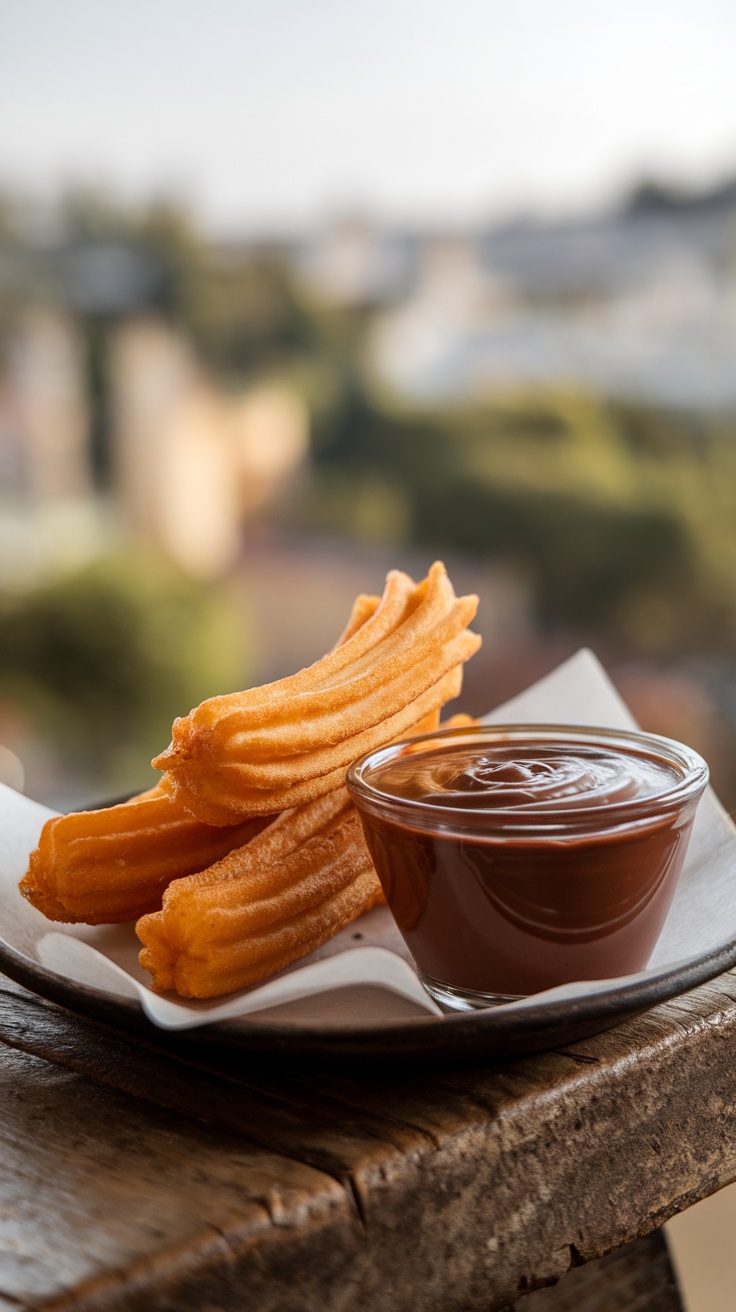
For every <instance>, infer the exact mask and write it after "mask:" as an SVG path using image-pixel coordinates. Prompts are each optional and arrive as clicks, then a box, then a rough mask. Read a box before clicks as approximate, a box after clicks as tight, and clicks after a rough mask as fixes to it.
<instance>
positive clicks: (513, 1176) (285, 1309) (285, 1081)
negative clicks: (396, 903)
mask: <svg viewBox="0 0 736 1312" xmlns="http://www.w3.org/2000/svg"><path fill="white" fill-rule="evenodd" d="M1 983H2V987H1V988H0V1309H2V1310H3V1312H4V1310H5V1309H11V1308H13V1309H17V1308H18V1307H32V1308H44V1309H47V1308H49V1309H50V1308H53V1309H62V1308H63V1309H75V1312H91V1310H92V1309H94V1310H95V1312H96V1310H97V1309H101V1310H102V1309H105V1310H107V1309H111V1310H112V1309H115V1310H116V1312H117V1310H120V1312H122V1310H123V1309H131V1310H133V1309H141V1308H145V1309H146V1312H164V1310H166V1312H179V1310H180V1309H181V1310H182V1312H183V1310H184V1309H187V1312H189V1310H190V1309H194V1308H196V1309H197V1312H214V1310H215V1309H223V1310H224V1309H238V1312H240V1309H242V1308H245V1307H247V1308H248V1309H249V1312H292V1309H293V1310H294V1312H305V1310H306V1312H308V1310H309V1309H315V1312H316V1310H317V1309H319V1312H344V1310H346V1309H347V1310H349V1312H353V1310H355V1312H362V1310H363V1309H365V1310H366V1312H368V1309H370V1312H418V1309H421V1312H473V1310H474V1309H477V1310H478V1312H481V1310H482V1312H493V1309H498V1308H501V1307H507V1306H508V1305H510V1304H514V1303H516V1302H517V1300H518V1299H519V1297H520V1296H521V1295H523V1294H526V1293H527V1292H528V1291H530V1290H533V1289H535V1288H538V1287H540V1286H543V1285H545V1284H549V1283H551V1282H554V1281H555V1280H557V1279H559V1278H560V1277H561V1276H563V1275H564V1274H565V1273H566V1272H567V1271H568V1269H569V1268H570V1267H576V1266H579V1265H580V1263H582V1262H588V1261H591V1260H593V1259H596V1258H598V1257H600V1256H601V1255H603V1254H605V1253H609V1252H611V1251H613V1250H616V1249H618V1248H620V1247H621V1246H622V1245H624V1244H626V1243H628V1242H630V1241H631V1240H633V1239H635V1238H636V1237H638V1236H641V1235H644V1234H647V1233H649V1232H651V1231H652V1230H653V1229H655V1228H657V1227H658V1226H660V1225H661V1224H662V1222H663V1221H665V1220H666V1219H667V1217H669V1216H670V1215H672V1214H673V1213H674V1212H676V1211H678V1210H680V1209H682V1208H683V1207H685V1206H687V1205H688V1204H690V1203H691V1202H694V1201H696V1200H697V1199H699V1198H702V1197H704V1196H705V1195H707V1194H708V1193H711V1192H713V1191H714V1190H715V1189H717V1188H719V1187H720V1186H722V1185H724V1184H726V1183H727V1182H729V1181H730V1180H732V1179H733V1178H734V1177H736V977H735V976H734V975H732V974H728V975H725V976H722V977H721V978H720V979H719V980H717V981H715V982H714V983H713V984H711V985H706V986H704V987H702V988H700V989H697V990H695V991H694V992H693V993H691V994H688V995H686V996H684V997H682V998H680V999H678V1000H676V1001H674V1002H671V1003H668V1004H665V1005H663V1006H660V1007H658V1008H656V1009H654V1010H653V1011H651V1012H648V1013H646V1014H644V1015H642V1016H640V1017H638V1018H637V1019H635V1020H633V1021H629V1022H627V1023H626V1024H625V1025H622V1026H620V1027H618V1028H617V1029H616V1030H612V1031H609V1032H608V1033H607V1034H603V1035H600V1036H598V1037H596V1038H594V1039H589V1040H586V1041H585V1042H584V1043H579V1044H577V1045H574V1046H573V1047H570V1048H568V1049H565V1050H563V1051H560V1052H555V1053H548V1054H546V1055H543V1056H539V1057H534V1058H527V1059H524V1060H520V1061H516V1062H509V1063H505V1064H503V1065H497V1066H494V1065H492V1064H487V1065H484V1066H477V1067H473V1068H464V1069H451V1068H449V1069H444V1070H437V1071H434V1072H431V1071H427V1070H422V1071H419V1072H417V1073H416V1074H412V1073H411V1072H407V1071H405V1070H396V1069H394V1070H376V1071H375V1072H371V1073H370V1074H366V1072H365V1071H360V1070H358V1069H357V1068H356V1069H354V1070H352V1071H351V1070H344V1071H339V1072H337V1071H335V1070H334V1069H333V1070H331V1071H322V1072H319V1071H314V1070H311V1071H309V1070H307V1069H306V1068H305V1067H302V1068H301V1069H298V1070H297V1069H295V1070H288V1069H284V1068H280V1069H277V1068H274V1069H269V1068H268V1067H267V1066H266V1065H265V1064H264V1063H263V1062H262V1061H261V1060H254V1059H246V1058H242V1057H240V1058H238V1059H237V1060H236V1059H232V1058H231V1059H230V1060H229V1062H228V1063H227V1064H225V1063H221V1064H219V1065H217V1064H216V1061H215V1059H214V1058H213V1057H212V1055H210V1056H209V1057H206V1058H203V1057H202V1056H201V1053H200V1054H189V1055H187V1056H182V1055H172V1054H171V1053H169V1052H166V1051H162V1050H159V1049H157V1047H156V1046H154V1045H141V1044H139V1043H138V1042H137V1041H136V1040H134V1039H130V1038H126V1037H124V1036H122V1035H120V1034H116V1033H114V1032H113V1031H111V1030H108V1029H106V1028H105V1027H103V1026H101V1025H98V1024H96V1023H94V1022H91V1021H84V1020H82V1019H79V1018H76V1017H74V1016H72V1015H70V1014H69V1013H67V1012H65V1011H62V1010H61V1009H59V1008H56V1007H55V1006H53V1005H52V1004H50V1003H46V1002H43V1001H41V1000H40V999H38V998H35V997H33V996H31V995H30V994H27V993H25V992H24V991H23V990H22V989H20V988H19V987H18V986H16V985H14V984H11V983H10V982H9V981H7V982H4V981H2V982H1ZM564 1288H565V1287H564V1286H563V1289H564ZM525 1302H528V1304H529V1308H530V1312H532V1307H533V1302H532V1300H522V1303H521V1307H522V1308H523V1307H524V1305H525ZM560 1306H565V1305H564V1303H563V1304H561V1305H560ZM580 1306H581V1307H582V1306H583V1304H582V1303H581V1304H580ZM614 1306H615V1305H614ZM665 1306H666V1305H664V1304H663V1308H664V1307H665Z"/></svg>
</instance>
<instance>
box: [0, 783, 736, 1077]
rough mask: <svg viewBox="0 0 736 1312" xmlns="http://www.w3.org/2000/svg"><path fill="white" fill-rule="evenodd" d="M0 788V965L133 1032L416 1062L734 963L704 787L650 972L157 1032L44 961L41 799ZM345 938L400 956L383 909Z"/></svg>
mask: <svg viewBox="0 0 736 1312" xmlns="http://www.w3.org/2000/svg"><path fill="white" fill-rule="evenodd" d="M0 794H2V797H4V805H5V806H6V807H7V808H8V810H7V814H5V813H4V812H2V814H5V822H4V823H1V824H0V876H1V877H2V885H3V886H2V888H1V889H0V900H4V915H3V919H2V922H1V927H2V937H0V969H1V970H3V971H4V972H5V973H6V974H7V975H8V976H10V978H11V979H14V980H16V981H17V982H18V983H20V984H22V985H24V986H25V987H26V988H28V989H31V990H32V991H33V992H35V993H38V994H40V995H41V996H42V997H45V998H48V999H50V1000H51V1001H53V1002H56V1003H59V1004H61V1005H62V1006H64V1007H67V1008H69V1009H70V1010H71V1011H74V1012H78V1013H79V1014H81V1015H84V1016H88V1017H91V1018H93V1019H96V1020H99V1021H102V1022H104V1023H106V1024H110V1025H113V1026H116V1027H118V1028H121V1029H125V1030H128V1031H132V1032H135V1033H136V1034H138V1035H140V1036H143V1037H145V1038H146V1039H147V1040H148V1041H149V1042H155V1043H157V1044H159V1045H161V1046H166V1047H173V1048H178V1049H180V1050H181V1049H186V1050H188V1051H192V1049H194V1048H200V1049H208V1050H209V1051H210V1053H212V1052H213V1050H217V1051H219V1052H220V1053H222V1054H223V1056H226V1055H227V1054H230V1055H231V1056H236V1055H237V1054H238V1053H243V1055H246V1054H251V1053H252V1054H258V1055H262V1056H269V1057H271V1058H279V1059H285V1060H296V1061H302V1060H304V1059H307V1058H309V1059H318V1060H320V1061H323V1062H324V1061H336V1062H345V1061H351V1062H354V1061H365V1062H370V1063H375V1062H376V1061H389V1062H391V1063H395V1062H398V1061H410V1062H412V1063H413V1064H416V1063H418V1062H423V1063H429V1062H449V1061H489V1060H502V1059H505V1058H508V1057H516V1056H521V1055H524V1054H528V1053H534V1052H540V1051H544V1050H549V1049H551V1048H558V1047H560V1046H562V1045H564V1044H568V1043H571V1042H573V1041H575V1040H577V1039H581V1038H585V1037H587V1036H589V1035H591V1034H594V1033H597V1032H599V1031H601V1030H605V1029H608V1028H610V1027H611V1026H613V1025H615V1024H617V1023H618V1022H619V1021H621V1020H623V1019H625V1018H626V1017H628V1016H631V1015H633V1014H635V1013H637V1012H639V1011H643V1010H644V1009H646V1008H647V1007H651V1006H654V1005H655V1004H656V1003H659V1002H663V1001H665V1000H666V999H667V998H672V997H675V996H676V995H677V994H680V993H684V992H686V991H687V990H688V989H692V988H694V987H695V986H696V985H698V984H702V983H704V982H705V981H706V980H709V979H712V978H714V977H715V976H716V975H719V974H721V973H722V972H723V971H725V970H728V969H730V968H731V967H732V966H735V965H736V874H735V873H734V870H735V868H736V860H734V852H736V838H735V837H734V830H733V825H732V824H731V822H730V820H729V819H728V817H726V815H725V813H724V812H723V811H722V809H721V808H720V807H719V804H718V803H717V802H716V800H715V799H714V798H713V797H712V795H711V796H707V797H706V799H704V802H703V803H702V804H701V813H699V815H698V820H697V822H696V831H695V833H694V834H693V841H692V843H691V849H690V852H691V854H692V856H693V860H692V862H690V861H689V862H688V863H686V868H685V871H684V872H683V876H682V878H681V882H680V886H679V887H678V891H677V894H676V897H675V901H674V903H673V906H672V908H671V910H670V913H669V915H668V918H667V921H666V923H665V927H664V930H663V932H662V936H661V938H660V943H659V944H658V945H657V949H656V951H655V956H654V967H653V968H651V969H650V970H649V971H648V972H645V973H643V974H641V975H638V976H630V977H628V978H625V979H622V980H621V981H620V982H619V981H609V982H608V983H606V984H605V985H604V986H597V987H596V986H595V985H578V986H576V992H575V995H574V996H567V997H560V996H556V995H555V994H548V995H544V994H540V995H538V996H537V997H536V998H532V999H529V1000H528V1001H527V1002H525V1003H524V1004H523V1005H519V1004H510V1005H505V1006H500V1007H495V1008H489V1009H486V1010H483V1011H474V1012H464V1013H453V1014H450V1015H445V1016H442V1017H436V1016H430V1015H424V1014H422V1013H421V1012H420V1011H419V1009H418V1008H416V1009H414V1012H413V1014H412V1009H411V1008H410V1009H409V1016H408V1018H407V1014H406V1008H404V1009H403V1011H402V1010H401V1009H397V1008H396V1007H394V1006H392V1005H391V1004H390V1000H389V1001H388V1002H387V1005H386V1007H385V1008H384V1010H383V1011H382V1013H381V1014H380V1015H379V1016H378V1017H377V1016H376V1014H375V1012H374V1013H373V1015H372V1018H371V1020H370V1023H366V1022H365V1020H363V1021H359V1020H355V1019H354V1018H353V1017H354V1013H353V1012H352V1010H348V1011H347V1013H346V1010H345V1003H344V1002H343V1015H342V1018H341V1020H340V1021H339V1023H335V1018H334V1016H333V1017H332V1022H333V1023H331V1024H329V1025H328V1024H325V1023H324V1022H322V1023H315V1022H314V1021H313V1020H310V1017H309V1015H308V1014H306V1015H305V1014H302V1015H301V1016H300V1017H299V1023H295V1019H294V1015H293V1013H292V1015H291V1017H290V1018H289V1019H287V1017H286V1015H285V1014H283V1015H282V1016H278V1014H277V1013H276V1012H275V1011H274V1010H271V1011H270V1012H269V1013H261V1014H260V1015H258V1016H256V1015H253V1016H250V1017H240V1018H238V1019H228V1020H220V1021H211V1022H208V1023H206V1024H202V1025H201V1026H198V1027H197V1028H196V1029H189V1030H186V1031H184V1032H181V1031H178V1032H172V1031H166V1030H162V1029H160V1028H159V1027H158V1026H156V1025H154V1024H153V1023H152V1022H151V1021H150V1020H148V1018H147V1017H146V1016H145V1014H144V1013H143V1011H142V1009H141V1006H140V1003H139V1002H138V1001H137V999H134V998H127V997H122V996H118V995H115V994H112V993H109V992H107V991H104V990H103V989H101V988H97V987H90V986H88V985H85V984H82V983H78V982H76V981H75V980H73V979H70V978H67V977H66V976H65V975H64V974H63V973H60V972H59V971H57V970H52V969H49V968H48V967H47V966H44V965H43V964H41V961H40V960H39V958H38V956H37V955H36V949H35V945H34V940H33V933H30V934H29V932H28V925H27V922H25V911H24V909H26V910H27V912H28V913H30V914H31V915H32V916H36V917H37V916H39V913H37V912H34V911H32V909H31V908H28V904H27V903H24V902H23V900H22V899H21V898H20V896H19V894H18V893H17V880H18V878H19V875H20V873H22V871H23V870H24V869H25V864H26V861H27V853H28V851H30V849H31V848H32V847H33V846H34V845H35V842H36V838H37V834H38V830H39V828H40V821H39V818H38V814H39V810H40V808H37V807H36V806H35V804H34V803H32V802H29V801H28V800H27V799H25V798H22V799H21V798H20V797H19V796H18V794H12V793H11V791H10V790H7V789H5V790H1V789H0ZM2 797H0V800H2ZM2 814H0V819H2ZM701 820H702V825H701ZM13 828H17V829H24V831H25V834H26V837H25V839H21V838H18V839H17V842H16V850H15V852H14V853H13V851H12V850H11V844H10V842H9V838H8V835H9V834H10V831H11V829H13ZM699 829H700V830H701V832H700V834H698V830H699ZM24 842H25V847H23V843H24ZM688 867H689V868H688ZM44 925H45V926H48V922H44ZM48 928H52V927H51V926H48ZM361 930H363V931H364V932H363V933H362V934H361ZM345 934H346V931H343V936H342V937H343V943H342V945H340V943H339V942H338V941H337V940H334V941H333V944H332V945H328V946H327V947H326V948H324V949H322V950H321V954H322V955H329V954H330V953H331V952H334V951H335V950H336V949H338V948H340V947H341V946H342V947H344V946H346V945H347V946H355V944H353V943H351V942H347V943H346V940H345V937H344V936H345ZM354 938H360V939H361V940H362V945H363V946H384V947H391V948H392V949H393V950H394V951H398V952H399V953H400V954H405V950H404V949H403V945H402V944H401V941H400V940H399V939H398V935H397V931H396V930H395V928H394V926H393V924H392V922H391V920H390V916H389V914H388V912H387V911H385V910H384V911H381V912H379V911H375V912H370V913H369V916H368V917H365V918H363V919H362V920H361V921H357V922H355V924H354V925H353V926H351V927H350V932H349V934H348V939H354ZM684 945H686V947H685V950H683V948H684ZM658 954H659V955H658ZM343 996H344V995H343Z"/></svg>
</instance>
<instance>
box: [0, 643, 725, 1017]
mask: <svg viewBox="0 0 736 1312" xmlns="http://www.w3.org/2000/svg"><path fill="white" fill-rule="evenodd" d="M485 719H486V721H487V722H488V723H496V724H502V723H521V724H531V723H534V722H539V723H560V724H578V725H589V726H590V725H597V726H600V727H604V728H624V729H625V728H634V727H636V726H635V722H634V720H633V717H632V716H631V713H630V712H629V710H628V708H627V707H626V705H625V703H624V702H623V701H622V700H621V698H620V697H619V695H618V693H617V692H616V691H615V689H614V688H613V685H612V684H611V682H610V680H609V679H608V677H607V675H606V674H605V672H604V670H603V669H602V667H601V666H600V664H599V662H598V661H597V660H596V658H595V656H593V654H592V653H591V652H589V651H585V650H584V651H580V652H578V653H577V655H576V656H573V657H572V658H571V659H570V660H568V661H566V662H565V663H564V664H563V665H561V666H559V667H558V669H556V670H555V671H553V673H552V674H549V675H548V676H547V677H546V678H544V679H542V680H540V681H539V682H538V683H536V684H534V685H533V686H532V687H531V688H529V689H527V691H526V692H524V693H522V694H521V695H520V696H518V697H515V698H513V699H512V700H511V701H509V702H506V703H505V704H504V705H503V706H500V707H498V708H497V709H496V710H495V711H493V712H491V714H490V715H488V716H486V717H485ZM53 814H54V813H53V812H52V811H49V810H48V809H47V808H46V807H43V806H40V805H39V804H38V803H36V802H32V801H30V800H29V799H28V798H26V797H23V796H22V795H21V794H20V793H17V792H14V791H13V789H11V788H8V787H6V786H4V785H0V910H1V914H2V920H1V922H0V935H1V936H2V938H3V939H4V940H5V941H6V942H7V943H9V944H10V945H11V946H12V947H14V948H15V949H16V950H17V951H19V952H21V953H23V954H24V955H25V956H27V957H30V958H31V959H32V960H34V961H37V962H39V963H40V964H42V965H43V966H45V967H47V968H48V969H50V970H53V971H55V972H57V973H58V974H60V975H63V976H64V977H65V978H67V979H71V980H74V981H76V982H78V983H81V984H86V985H88V986H91V987H93V988H95V989H98V990H100V991H101V992H103V993H107V994H113V995H117V996H118V997H124V998H137V999H138V1001H139V1003H140V1005H141V1006H142V1008H143V1010H144V1011H145V1013H146V1015H147V1016H149V1018H150V1019H151V1020H152V1021H153V1022H154V1023H155V1024H156V1025H159V1026H161V1027H163V1028H165V1029H188V1028H193V1027H195V1026H200V1025H203V1024H211V1023H212V1022H213V1021H217V1020H224V1019H229V1020H232V1019H233V1018H237V1017H240V1016H242V1017H243V1018H245V1017H247V1018H248V1023H249V1024H253V1023H257V1022H258V1021H259V1020H260V1021H269V1022H273V1021H279V1022H282V1023H288V1024H290V1025H294V1024H296V1025H299V1024H301V1025H314V1024H319V1025H326V1026H343V1025H352V1026H355V1025H357V1026H370V1025H380V1024H385V1023H387V1022H388V1021H395V1020H421V1018H422V1017H427V1016H429V1015H433V1016H439V1015H441V1014H442V1012H441V1011H440V1009H439V1008H438V1007H437V1006H436V1004H435V1003H434V1002H433V1001H432V999H431V998H430V997H429V996H428V994H427V993H426V992H425V990H424V989H423V987H422V986H421V984H420V983H419V980H418V978H417V975H416V973H415V971H414V969H413V967H412V965H411V962H410V958H409V956H408V953H407V951H406V948H405V946H404V943H403V940H402V939H401V936H400V935H399V933H398V930H397V929H396V928H395V926H394V925H393V922H392V920H391V917H390V914H389V912H388V911H387V909H386V908H378V909H376V910H375V911H372V912H369V913H368V915H366V916H363V917H361V918H360V920H358V921H356V922H354V924H352V925H349V926H348V927H347V928H346V929H344V930H342V931H341V933H340V934H338V935H336V937H335V938H334V939H333V940H332V941H331V943H329V944H325V946H324V947H323V948H321V949H320V950H319V951H318V952H316V953H314V954H312V956H311V957H308V958H306V959H305V960H304V961H302V962H300V963H298V964H297V965H295V966H292V967H290V968H289V970H288V971H283V972H281V974H280V975H278V976H276V977H275V978H274V979H272V980H269V981H268V982H267V983H265V984H262V985H259V986H257V987H255V988H253V989H247V990H244V991H243V992H241V993H237V994H231V995H230V996H229V997H228V998H226V999H224V1000H215V1001H213V1002H196V1001H186V1000H184V999H181V998H178V997H177V996H176V995H173V994H169V995H166V996H160V995H158V994H155V993H153V992H152V990H151V989H150V988H149V986H148V980H149V976H148V974H147V973H146V972H145V971H143V970H142V969H141V968H140V966H139V965H138V961H137V952H138V948H139V947H140V944H139V943H138V940H137V938H136V937H135V933H134V929H133V926H132V925H110V926H108V925H103V926H97V927H87V926H78V925H69V926H66V925H53V926H52V925H51V924H50V922H49V921H47V920H46V918H45V917H44V916H43V915H42V914H41V913H40V912H39V911H36V910H35V908H33V907H32V906H30V904H29V903H28V902H26V901H25V900H24V899H23V898H22V897H21V895H20V893H19V892H18V881H19V879H20V878H21V876H22V875H23V873H24V871H25V869H26V865H27V862H28V855H29V853H30V852H31V851H32V850H33V848H34V847H35V846H36V843H37V841H38V836H39V833H40V831H41V828H42V826H43V824H44V822H45V821H46V820H47V819H48V818H49V816H51V815H53ZM734 938H736V828H735V827H734V825H733V823H732V821H731V820H730V818H729V817H728V816H727V814H726V813H725V811H724V810H723V808H722V806H721V805H720V803H719V802H718V800H717V798H716V797H715V795H714V793H713V792H712V790H710V789H709V790H708V791H707V793H706V795H705V796H704V797H703V799H702V801H701V803H700V807H699V810H698V815H697V818H696V821H695V827H694V830H693V836H692V840H691V844H690V848H689V851H688V856H687V860H686V863H685V868H684V870H683V873H682V876H681V878H680V882H679V885H678V888H677V892H676V894H675V898H674V901H673V904H672V907H671V909H670V912H669V915H668V917H667V920H666V922H665V925H664V928H663V930H662V933H661V935H660V938H659V941H658V942H657V945H656V947H655V950H654V953H653V954H652V959H651V961H650V963H649V967H648V969H647V970H646V971H644V972H642V973H641V974H640V975H636V976H626V977H618V978H617V979H615V980H596V981H592V982H586V981H580V982H579V983H577V984H567V985H563V986H562V987H560V988H557V989H553V990H550V991H549V992H548V993H545V994H536V995H534V996H533V997H532V998H530V999H524V1000H522V1001H519V1002H515V1003H507V1004H505V1006H506V1008H507V1009H510V1010H514V1011H516V1010H519V1009H523V1008H525V1007H527V1006H529V1005H531V1004H535V1003H538V1002H539V1001H540V1000H541V999H542V998H547V999H557V998H572V997H575V996H579V995H580V994H590V993H593V992H594V993H601V992H605V991H606V990H608V989H611V988H617V987H619V986H620V985H621V984H622V983H623V982H626V981H627V980H629V981H631V982H633V981H634V980H637V979H640V978H646V977H648V976H652V975H659V974H661V973H663V972H664V971H666V970H669V969H671V968H672V967H673V966H676V965H682V964H686V963H687V962H688V961H690V960H696V959H698V958H699V957H700V956H702V954H703V953H705V952H707V951H709V950H712V949H714V948H717V947H720V946H721V945H722V944H725V943H727V942H729V941H730V940H732V939H734Z"/></svg>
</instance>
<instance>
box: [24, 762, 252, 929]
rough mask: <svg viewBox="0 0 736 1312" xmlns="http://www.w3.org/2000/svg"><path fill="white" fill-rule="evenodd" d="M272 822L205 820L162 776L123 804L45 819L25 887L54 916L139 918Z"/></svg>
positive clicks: (100, 920) (95, 920) (111, 920)
mask: <svg viewBox="0 0 736 1312" xmlns="http://www.w3.org/2000/svg"><path fill="white" fill-rule="evenodd" d="M267 823H268V820H267V819H266V818H264V819H252V820H246V821H245V822H243V823H240V824H237V825H232V826H230V827H228V828H223V827H222V826H217V827H215V826H213V825H207V824H203V823H202V821H201V820H197V819H195V818H194V816H192V815H191V814H190V813H189V812H188V811H185V810H184V808H183V807H182V805H181V803H180V802H178V801H177V800H176V799H175V798H174V797H172V796H171V794H170V793H169V792H168V791H167V789H166V786H165V784H164V783H162V782H159V783H158V784H157V785H156V786H155V788H149V789H148V790H147V791H146V792H145V793H140V794H139V795H138V796H137V797H133V798H131V799H130V801H128V802H123V803H122V804H121V805H119V806H108V807H105V808H104V810H99V811H78V812H72V813H71V814H70V815H60V816H55V817H54V818H53V819H51V820H47V822H46V824H45V825H44V827H43V830H42V831H41V837H40V839H39V843H38V847H37V848H36V850H35V851H34V852H32V853H31V857H30V862H29V866H28V870H27V872H26V874H25V875H24V877H23V879H22V880H21V884H20V891H21V893H22V894H23V896H24V897H26V898H27V899H28V901H29V902H31V903H32V904H33V906H34V907H36V908H37V909H38V910H39V911H42V912H43V914H44V915H45V916H46V917H47V918H48V919H49V920H59V921H66V922H67V923H83V924H87V925H101V924H115V923H117V922H119V921H124V920H136V919H137V918H138V917H139V916H142V915H144V914H145V913H146V912H147V911H155V910H156V909H157V908H158V907H160V905H161V898H162V895H163V892H164V889H165V888H166V887H167V885H168V884H170V883H171V881H172V879H179V878H180V877H182V876H184V875H191V874H193V873H194V872H195V871H197V870H202V869H204V868H205V867H206V866H209V865H212V863H213V862H214V861H218V860H220V858H221V857H223V856H225V855H226V853H227V852H230V851H231V850H232V849H233V848H234V847H236V848H239V847H242V846H243V844H244V843H247V842H248V840H249V839H250V838H252V837H253V836H254V834H256V833H258V832H259V831H260V830H261V829H262V828H263V827H264V825H266V824H267Z"/></svg>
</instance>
